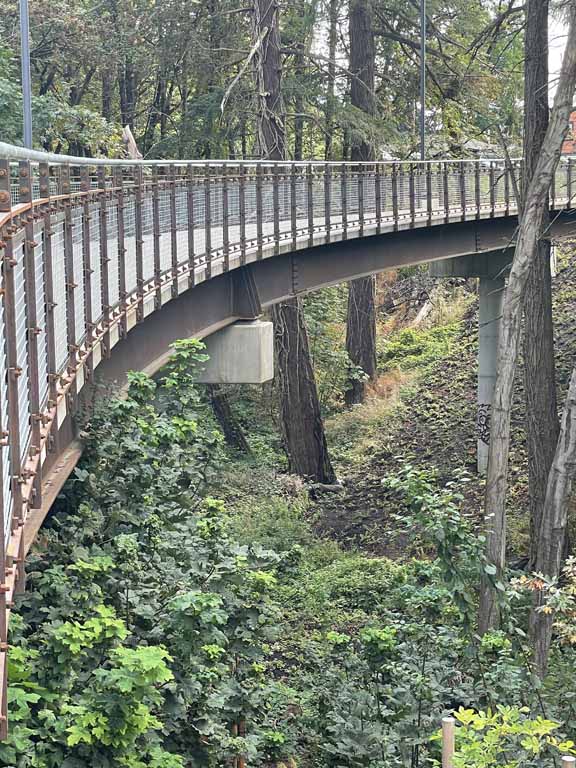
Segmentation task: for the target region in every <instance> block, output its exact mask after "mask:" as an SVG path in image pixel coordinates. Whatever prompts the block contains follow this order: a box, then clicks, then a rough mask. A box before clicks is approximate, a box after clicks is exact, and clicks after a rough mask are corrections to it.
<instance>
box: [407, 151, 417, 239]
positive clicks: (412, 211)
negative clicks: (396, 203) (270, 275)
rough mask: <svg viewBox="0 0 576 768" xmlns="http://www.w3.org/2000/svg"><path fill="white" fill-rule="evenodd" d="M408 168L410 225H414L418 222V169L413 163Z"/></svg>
mask: <svg viewBox="0 0 576 768" xmlns="http://www.w3.org/2000/svg"><path fill="white" fill-rule="evenodd" d="M408 168H409V178H408V194H409V196H410V226H411V227H414V224H415V223H416V184H415V178H414V174H415V173H416V171H415V166H414V164H413V163H410V165H409V166H408Z"/></svg>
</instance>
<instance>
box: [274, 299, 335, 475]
mask: <svg viewBox="0 0 576 768" xmlns="http://www.w3.org/2000/svg"><path fill="white" fill-rule="evenodd" d="M272 319H273V321H274V337H275V350H276V378H277V383H278V390H279V392H280V410H281V414H280V415H281V422H282V432H283V436H284V445H285V449H286V453H287V455H288V464H289V469H290V471H291V472H293V473H295V474H298V475H301V476H302V477H305V478H306V479H308V480H314V481H315V482H317V483H333V482H334V481H335V479H336V476H335V474H334V470H333V469H332V464H331V462H330V457H329V455H328V447H327V445H326V437H325V434H324V424H323V423H322V417H321V415H320V404H319V402H318V394H317V391H316V381H315V379H314V369H313V367H312V360H311V357H310V349H309V346H308V334H307V332H306V325H305V324H304V314H303V312H302V306H301V302H300V299H299V298H297V297H296V298H294V299H289V300H288V301H284V302H282V303H281V304H276V305H275V306H274V307H272Z"/></svg>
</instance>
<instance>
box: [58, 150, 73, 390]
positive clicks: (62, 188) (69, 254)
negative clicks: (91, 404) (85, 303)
mask: <svg viewBox="0 0 576 768" xmlns="http://www.w3.org/2000/svg"><path fill="white" fill-rule="evenodd" d="M59 170H60V172H59V174H58V194H59V195H63V196H69V195H70V166H69V165H62V166H60V169H59ZM64 274H65V279H66V333H67V337H68V364H67V366H66V371H67V373H68V374H69V375H71V374H72V373H74V371H75V370H76V363H77V346H76V296H75V290H76V283H75V282H74V278H75V275H74V246H73V232H72V206H71V203H70V198H69V197H68V199H67V200H65V201H64Z"/></svg>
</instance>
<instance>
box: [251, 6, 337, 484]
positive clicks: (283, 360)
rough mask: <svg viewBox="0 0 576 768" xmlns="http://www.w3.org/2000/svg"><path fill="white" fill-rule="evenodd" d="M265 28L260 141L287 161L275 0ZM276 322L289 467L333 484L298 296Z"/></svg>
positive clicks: (259, 57) (258, 29)
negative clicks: (285, 157)
mask: <svg viewBox="0 0 576 768" xmlns="http://www.w3.org/2000/svg"><path fill="white" fill-rule="evenodd" d="M264 30H267V32H266V34H265V35H264V36H263V38H262V43H261V45H260V47H259V49H258V52H257V54H256V55H255V57H254V67H255V77H256V89H257V93H258V99H259V108H258V136H259V144H260V149H261V152H262V154H263V156H264V157H265V158H266V159H269V160H283V159H284V156H285V151H286V138H285V129H284V120H283V108H282V93H281V75H282V63H281V59H280V32H279V24H278V6H277V5H276V3H275V0H254V39H255V40H258V39H260V38H261V37H262V34H263V32H264ZM272 320H273V322H274V348H275V356H276V379H277V382H278V392H279V398H280V415H281V422H282V433H283V437H284V444H285V448H286V453H287V455H288V461H289V465H290V470H291V471H292V472H296V473H297V474H300V475H302V476H303V477H306V478H309V479H312V480H314V481H316V482H320V483H332V482H334V479H335V475H334V470H333V469H332V465H331V463H330V457H329V455H328V448H327V445H326V436H325V434H324V424H323V423H322V417H321V415H320V402H319V399H318V391H317V389H316V381H315V379H314V369H313V367H312V360H311V357H310V350H309V346H308V335H307V333H306V325H305V323H304V314H303V311H302V306H301V303H300V300H299V299H298V298H294V299H291V300H289V301H285V302H282V303H281V304H277V305H276V306H274V307H273V308H272Z"/></svg>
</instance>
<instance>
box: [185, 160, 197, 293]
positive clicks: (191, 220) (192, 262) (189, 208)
mask: <svg viewBox="0 0 576 768" xmlns="http://www.w3.org/2000/svg"><path fill="white" fill-rule="evenodd" d="M186 190H187V192H186V212H187V216H188V287H189V288H193V287H194V285H196V240H195V232H194V227H195V226H196V212H195V210H194V166H193V165H188V166H187V167H186Z"/></svg>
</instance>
